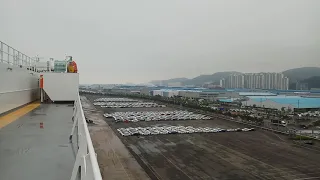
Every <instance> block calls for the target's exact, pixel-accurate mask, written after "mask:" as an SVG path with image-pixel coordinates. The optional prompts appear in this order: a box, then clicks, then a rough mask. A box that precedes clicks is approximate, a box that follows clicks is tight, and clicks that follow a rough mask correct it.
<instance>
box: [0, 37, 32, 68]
mask: <svg viewBox="0 0 320 180" xmlns="http://www.w3.org/2000/svg"><path fill="white" fill-rule="evenodd" d="M0 62H1V63H8V64H11V65H15V66H21V67H31V66H32V65H33V64H34V63H35V60H34V58H31V57H29V56H27V55H25V54H23V53H22V52H20V51H18V50H16V49H14V48H13V47H11V46H9V45H7V44H6V43H4V42H2V41H0Z"/></svg>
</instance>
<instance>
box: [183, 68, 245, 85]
mask: <svg viewBox="0 0 320 180" xmlns="http://www.w3.org/2000/svg"><path fill="white" fill-rule="evenodd" d="M234 73H239V72H235V71H226V72H217V73H214V74H211V75H200V76H197V77H195V78H193V79H189V80H186V81H184V82H183V84H184V85H196V86H202V85H203V84H204V83H207V82H210V83H214V84H219V83H220V79H222V78H225V77H227V76H229V75H230V74H234Z"/></svg>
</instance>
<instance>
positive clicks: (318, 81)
mask: <svg viewBox="0 0 320 180" xmlns="http://www.w3.org/2000/svg"><path fill="white" fill-rule="evenodd" d="M300 82H301V83H307V84H308V88H309V89H311V88H320V76H313V77H310V78H307V79H304V80H302V81H300Z"/></svg>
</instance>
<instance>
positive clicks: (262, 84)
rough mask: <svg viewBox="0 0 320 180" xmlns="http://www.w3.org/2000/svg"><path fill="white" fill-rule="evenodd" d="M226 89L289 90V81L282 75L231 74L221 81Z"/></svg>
mask: <svg viewBox="0 0 320 180" xmlns="http://www.w3.org/2000/svg"><path fill="white" fill-rule="evenodd" d="M220 85H221V86H222V87H225V88H247V89H281V90H288V89H289V79H288V78H287V77H284V75H283V74H282V73H244V74H231V75H230V76H228V77H227V78H224V79H222V80H221V81H220Z"/></svg>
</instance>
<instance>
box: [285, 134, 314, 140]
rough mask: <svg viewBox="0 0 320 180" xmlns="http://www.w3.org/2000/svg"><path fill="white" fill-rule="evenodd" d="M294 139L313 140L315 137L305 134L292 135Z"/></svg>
mask: <svg viewBox="0 0 320 180" xmlns="http://www.w3.org/2000/svg"><path fill="white" fill-rule="evenodd" d="M291 139H292V140H313V139H314V138H311V137H308V136H303V135H296V136H294V137H291Z"/></svg>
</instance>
